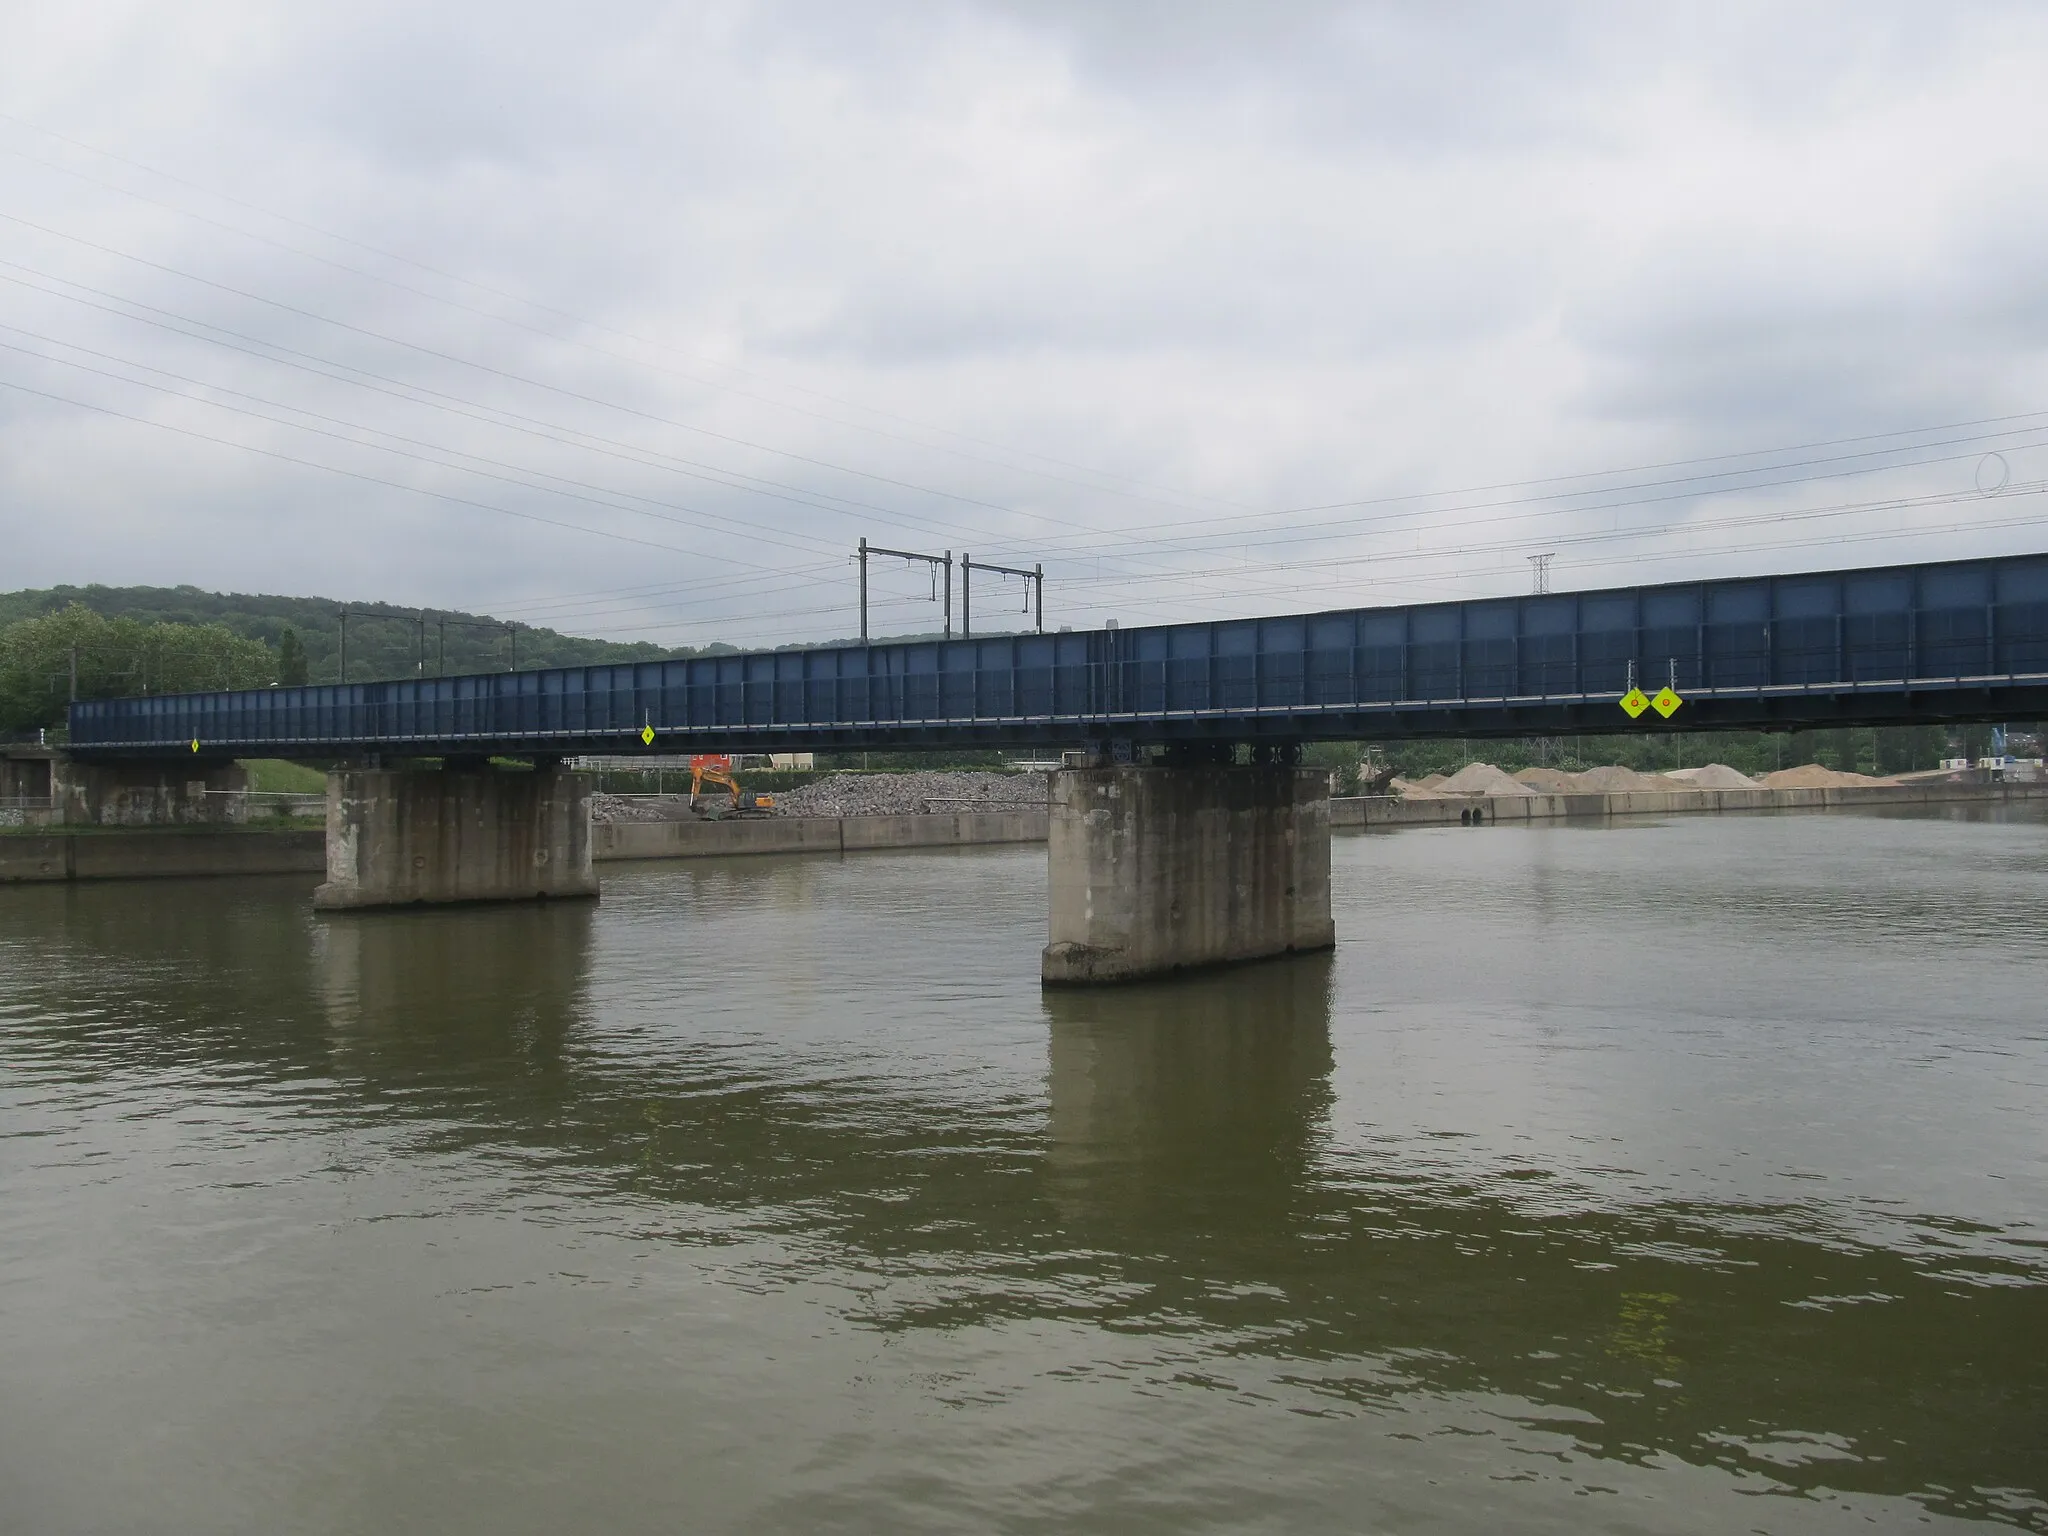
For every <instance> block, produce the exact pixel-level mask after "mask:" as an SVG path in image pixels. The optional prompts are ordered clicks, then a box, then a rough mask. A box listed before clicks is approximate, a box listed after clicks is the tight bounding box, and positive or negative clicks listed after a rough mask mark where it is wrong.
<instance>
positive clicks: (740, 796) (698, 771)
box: [690, 752, 775, 816]
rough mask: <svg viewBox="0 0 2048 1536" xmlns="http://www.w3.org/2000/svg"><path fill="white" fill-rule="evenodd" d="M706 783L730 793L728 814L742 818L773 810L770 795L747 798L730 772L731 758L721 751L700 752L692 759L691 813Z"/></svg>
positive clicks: (737, 778)
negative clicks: (727, 790) (730, 807)
mask: <svg viewBox="0 0 2048 1536" xmlns="http://www.w3.org/2000/svg"><path fill="white" fill-rule="evenodd" d="M707 782H709V783H711V784H715V785H720V786H723V787H724V788H726V789H729V790H731V791H732V809H731V811H729V812H728V813H727V814H728V815H732V816H744V815H747V814H748V813H749V812H756V813H758V812H761V811H770V810H773V809H774V808H775V800H774V797H773V796H771V795H750V794H747V793H746V792H745V791H743V790H742V789H741V788H740V781H739V775H738V774H736V773H734V772H733V771H732V759H731V758H730V757H728V756H727V755H726V754H725V753H723V752H699V753H697V754H695V755H694V756H692V757H691V759H690V809H691V810H693V811H694V810H695V809H697V797H698V796H699V795H700V794H702V793H703V790H704V785H705V784H706V783H707Z"/></svg>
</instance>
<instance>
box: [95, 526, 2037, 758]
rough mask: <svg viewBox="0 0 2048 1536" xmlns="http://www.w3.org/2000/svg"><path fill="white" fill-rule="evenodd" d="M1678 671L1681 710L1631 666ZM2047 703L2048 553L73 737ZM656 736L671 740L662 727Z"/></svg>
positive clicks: (1654, 679)
mask: <svg viewBox="0 0 2048 1536" xmlns="http://www.w3.org/2000/svg"><path fill="white" fill-rule="evenodd" d="M1632 681H1633V682H1635V683H1639V684H1641V685H1642V687H1643V688H1644V689H1645V691H1648V692H1654V691H1655V690H1656V689H1658V688H1659V687H1662V686H1664V685H1665V684H1667V683H1668V684H1671V685H1672V686H1674V687H1675V688H1676V689H1677V691H1678V692H1679V693H1680V694H1681V695H1682V696H1683V697H1684V699H1685V703H1684V705H1683V706H1682V707H1681V708H1680V710H1679V711H1678V713H1677V715H1676V716H1675V717H1674V718H1673V719H1672V720H1671V721H1670V722H1669V723H1668V724H1667V723H1666V722H1664V721H1662V720H1660V719H1658V717H1657V716H1656V715H1654V714H1649V715H1645V716H1644V717H1643V719H1642V720H1641V721H1639V722H1633V723H1632V722H1631V721H1630V720H1629V719H1628V717H1627V716H1625V715H1624V714H1623V713H1622V712H1621V711H1620V710H1619V709H1618V708H1617V707H1616V701H1617V700H1618V699H1619V697H1620V696H1621V694H1622V693H1623V692H1624V691H1625V690H1626V689H1627V688H1628V687H1629V685H1630V683H1631V682H1632ZM2044 717H2048V555H2023V556H2013V557H2007V558H2001V559H1987V560H1964V561H1950V562H1944V563H1939V564H1930V565H1910V566H1884V567H1877V568H1873V569H1865V570H1853V571H1830V572H1818V573H1811V574H1805V575H1795V576H1768V577H1757V578H1744V579H1734V580H1722V581H1702V582H1677V583H1671V584H1668V585H1662V586H1647V587H1623V588H1615V589H1610V590H1603V591H1590V592H1564V593H1549V594H1541V595H1530V596H1525V597H1505V598H1487V599H1479V600H1475V601H1470V602H1451V603H1424V604H1413V605H1408V606H1402V607H1391V608H1359V609H1346V610H1340V611H1334V612H1328V613H1313V614H1291V615H1286V616H1283V617H1278V618H1262V619H1226V620H1216V621H1210V622H1199V623H1185V624H1162V625H1154V626H1148V627H1144V628H1134V629H1104V630H1091V631H1087V632H1085V633H1067V634H1056V635H1014V636H995V637H989V638H976V639H961V640H912V641H898V642H885V643H881V644H875V645H865V646H861V645H854V646H833V647H821V648H818V649H812V650H786V651H767V652H754V653H750V654H735V655H726V656H703V657H693V658H689V659H686V660H678V661H658V662H636V663H631V664H621V665H607V666H590V667H557V668H549V669H545V670H540V671H530V672H510V673H506V672H495V673H480V674H476V675H473V676H464V677H442V678H422V679H408V680H405V681H400V682H382V683H347V684H319V685H314V686H309V687H302V688H267V689H254V690H246V691H241V692H223V693H196V694H173V695H159V696H156V697H149V698H131V699H112V700H105V701H98V702H92V703H81V704H74V705H72V706H71V746H70V750H71V752H72V753H73V754H74V755H76V756H79V757H119V756H131V757H132V756H150V757H158V756H162V755H164V754H165V753H166V752H167V751H183V752H187V753H189V752H190V751H191V743H192V742H194V741H197V742H198V743H199V751H200V754H201V755H205V756H214V757H222V756H227V757H236V756H239V757H287V758H290V757H298V758H310V759H323V760H324V759H331V758H337V757H347V756H352V755H357V754H366V753H389V754H399V755H416V756H447V755H456V754H471V755H474V754H491V755H506V756H560V755H568V754H577V753H586V752H591V753H606V754H613V755H616V754H620V753H627V752H638V751H642V750H646V751H653V752H677V751H691V750H702V751H791V750H810V749H822V750H855V751H858V750H861V749H863V748H886V747H955V748H960V747H985V746H1049V745H1055V744H1065V743H1077V742H1082V741H1088V740H1100V739H1105V738H1128V739H1130V740H1132V741H1134V742H1186V741H1197V742H1224V741H1248V740H1261V739H1264V740H1319V739H1321V740H1329V739H1361V740H1375V741H1388V740H1397V739H1403V738H1416V737H1429V736H1469V737H1504V736H1532V735H1543V736H1552V735H1576V734H1583V733H1587V732H1596V731H1597V732H1609V731H1619V730H1629V729H1644V730H1650V729H1654V730H1689V731H1698V730H1718V729H1795V728H1796V729H1806V728H1816V727H1825V726H1831V725H1845V724H1911V723H1921V722H1954V721H1970V720H2007V719H2011V720H2032V719H2039V718H2044ZM649 726H651V727H652V728H653V730H654V732H655V740H654V742H653V743H652V745H651V746H650V745H647V744H646V743H644V742H643V740H642V732H643V730H644V728H646V727H649Z"/></svg>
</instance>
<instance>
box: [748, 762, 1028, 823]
mask: <svg viewBox="0 0 2048 1536" xmlns="http://www.w3.org/2000/svg"><path fill="white" fill-rule="evenodd" d="M1050 798H1051V793H1050V790H1049V789H1048V787H1047V785H1046V779H1045V775H1044V774H1042V773H979V772H973V771H960V772H949V771H943V770H938V769H933V770H929V771H926V772H920V773H835V774H833V775H831V776H830V777H829V778H823V779H813V780H812V781H811V782H810V783H808V784H806V785H804V786H803V787H802V788H801V789H793V790H790V791H789V792H788V793H787V794H782V795H777V796H776V797H775V809H776V810H777V811H778V812H779V813H780V814H782V815H784V816H905V815H910V816H916V815H923V814H926V813H928V812H929V813H932V814H943V813H946V812H949V811H1007V810H1014V809H1018V808H1023V807H1032V806H1042V805H1044V804H1045V803H1046V802H1047V801H1048V800H1049V799H1050Z"/></svg>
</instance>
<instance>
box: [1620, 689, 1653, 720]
mask: <svg viewBox="0 0 2048 1536" xmlns="http://www.w3.org/2000/svg"><path fill="white" fill-rule="evenodd" d="M1621 707H1622V708H1623V709H1625V710H1627V711H1628V717H1629V719H1631V720H1640V719H1641V718H1642V714H1643V711H1644V710H1646V709H1648V708H1649V707H1650V701H1649V700H1648V699H1647V698H1645V697H1644V696H1643V690H1642V689H1640V688H1631V689H1629V691H1628V692H1627V693H1624V694H1623V695H1622V696H1621Z"/></svg>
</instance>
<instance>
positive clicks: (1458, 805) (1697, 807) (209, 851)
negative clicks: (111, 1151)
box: [0, 784, 2048, 885]
mask: <svg viewBox="0 0 2048 1536" xmlns="http://www.w3.org/2000/svg"><path fill="white" fill-rule="evenodd" d="M2036 799H2048V785H2042V784H2007V785H1998V784H1992V785H1981V784H1955V785H1913V786H1906V787H1901V788H1897V789H1884V788H1878V789H1872V788H1867V787H1855V788H1848V789H1724V790H1695V791H1689V792H1688V791H1676V790H1671V791H1665V790H1659V791H1645V792H1642V793H1638V794H1626V795H1501V796H1498V797H1494V796H1487V795H1475V796H1470V797H1458V798H1452V797H1449V796H1446V797H1444V798H1443V799H1440V800H1398V799H1392V798H1367V799H1361V798H1357V797H1352V798H1347V799H1333V800H1331V801H1330V825H1331V826H1333V827H1427V826H1442V825H1445V824H1446V823H1449V824H1452V825H1455V824H1456V823H1457V820H1458V814H1459V812H1461V811H1463V812H1466V813H1467V814H1469V813H1470V812H1471V811H1473V810H1474V809H1475V808H1476V809H1479V810H1482V811H1484V812H1485V815H1486V819H1487V820H1488V821H1489V822H1491V821H1543V820H1550V819H1554V818H1562V817H1567V816H1655V815H1672V814H1680V813H1698V812H1706V811H1721V812H1743V811H1789V810H1825V809H1829V808H1831V807H1833V808H1840V807H1849V806H1872V805H1935V804H1963V805H1998V804H2002V803H2004V802H2006V801H2018V800H2036ZM1047 822H1048V817H1047V813H1046V812H1044V811H1041V810H1027V811H960V812H956V813H952V814H948V815H939V816H927V815H917V816H848V817H845V818H843V819H842V818H839V817H831V816H802V817H799V816H788V817H780V816H778V817H765V818H763V819H761V820H758V821H755V820H735V821H641V822H599V823H597V824H596V825H594V826H593V827H592V828H591V858H592V860H593V862H596V863H613V862H629V861H633V860H638V859H700V858H722V857H730V856H733V855H738V854H751V853H852V852H859V851H865V850H873V849H887V848H951V847H966V846H971V845H977V844H985V843H1042V842H1045V841H1046V837H1047ZM326 868H327V854H326V845H325V840H324V839H323V837H322V835H321V834H320V833H318V832H311V831H291V832H272V831H259V830H256V829H250V830H247V831H244V830H242V829H241V828H227V827H207V828H199V827H194V828H191V829H168V828H166V829H150V830H136V831H116V830H113V829H109V830H107V831H103V832H86V833H73V832H64V831H51V832H47V833H19V834H15V833H10V834H7V835H4V836H0V885H5V884H11V883H20V882H24V881H47V880H130V879H153V878H177V877H183V876H193V875H302V874H321V873H324V872H325V870H326Z"/></svg>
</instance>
